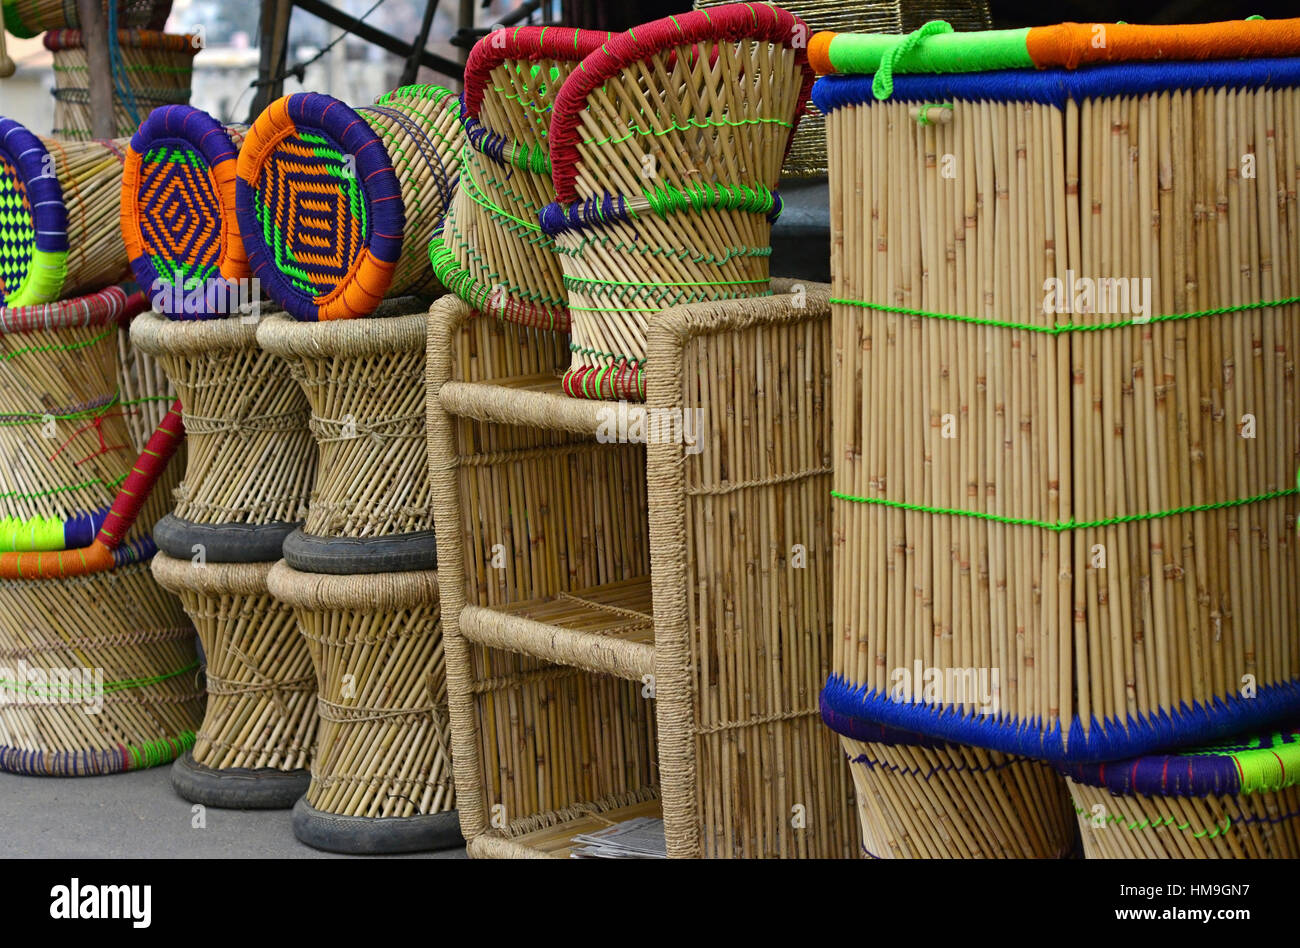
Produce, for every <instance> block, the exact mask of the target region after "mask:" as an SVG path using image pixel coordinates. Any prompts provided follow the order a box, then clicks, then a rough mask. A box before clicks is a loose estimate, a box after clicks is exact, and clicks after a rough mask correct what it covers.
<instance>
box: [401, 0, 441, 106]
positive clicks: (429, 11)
mask: <svg viewBox="0 0 1300 948" xmlns="http://www.w3.org/2000/svg"><path fill="white" fill-rule="evenodd" d="M437 12H438V0H427V2H426V3H425V5H424V19H423V20H421V21H420V32H419V33H417V34H416V37H415V46H414V47H413V48H412V50H411V55H410V56H408V57H406V66H405V68H403V69H402V81H401V82H399V83H398V85H399V86H409V85H411V84H412V83H413V82H415V79H416V77H417V76H418V75H419V72H420V55H419V54H420V51H421V50H423V49H424V47H425V46H427V45H428V43H429V30H430V29H431V28H432V27H433V16H434V14H435V13H437Z"/></svg>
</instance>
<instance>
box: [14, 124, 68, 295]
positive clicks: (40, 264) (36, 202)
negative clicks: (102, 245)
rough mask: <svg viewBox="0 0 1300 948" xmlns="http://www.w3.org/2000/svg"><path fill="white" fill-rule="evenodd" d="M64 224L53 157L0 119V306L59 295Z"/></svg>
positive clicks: (24, 132) (20, 128) (65, 249)
mask: <svg viewBox="0 0 1300 948" xmlns="http://www.w3.org/2000/svg"><path fill="white" fill-rule="evenodd" d="M67 228H68V213H67V209H66V208H65V207H64V204H63V189H62V188H61V187H60V186H59V179H58V176H57V175H56V174H55V170H54V159H53V158H52V157H51V156H50V153H49V152H48V151H46V150H45V146H44V145H43V144H41V140H40V139H39V138H37V137H36V136H35V135H33V134H32V133H31V132H29V131H28V130H27V129H26V128H24V127H23V126H21V125H19V124H18V123H17V122H15V121H14V120H13V119H6V118H0V306H31V305H34V304H36V303H48V302H49V301H51V300H56V299H58V298H59V292H60V291H61V290H62V289H63V278H64V276H65V275H66V274H67V263H68V233H67Z"/></svg>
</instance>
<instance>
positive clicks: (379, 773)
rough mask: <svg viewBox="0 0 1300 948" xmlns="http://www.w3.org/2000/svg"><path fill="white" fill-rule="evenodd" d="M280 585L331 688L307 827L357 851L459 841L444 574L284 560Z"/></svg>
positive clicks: (331, 843)
mask: <svg viewBox="0 0 1300 948" xmlns="http://www.w3.org/2000/svg"><path fill="white" fill-rule="evenodd" d="M268 585H269V588H270V590H271V594H272V595H273V596H275V597H276V598H277V599H278V600H280V601H281V602H282V603H284V604H285V605H288V606H290V607H292V608H293V611H294V614H295V615H296V616H297V619H298V627H299V629H300V630H301V632H302V635H303V637H304V638H305V639H306V641H307V647H308V649H309V650H310V651H311V657H312V662H313V664H314V666H315V669H316V678H317V684H318V687H319V696H318V699H317V702H318V703H317V706H318V710H319V715H320V729H319V731H318V736H317V746H316V750H315V753H314V755H313V757H312V768H311V771H312V776H311V786H310V788H309V789H308V791H307V795H306V796H305V797H304V798H303V799H302V800H301V801H299V803H298V805H297V806H296V807H295V810H294V832H295V834H296V835H297V836H298V838H299V839H300V840H302V841H303V842H306V843H308V844H309V845H313V846H316V847H317V848H322V849H331V850H337V851H345V852H401V851H413V850H420V849H440V848H446V847H448V846H451V845H455V844H457V843H458V842H459V841H460V826H459V823H458V821H457V815H456V810H455V805H456V802H455V792H454V788H453V784H452V773H451V753H450V746H451V745H450V737H449V735H448V733H447V682H446V674H445V671H444V668H443V648H442V630H441V625H440V623H439V605H438V579H437V574H436V573H434V572H432V571H416V572H405V573H383V574H377V575H370V576H322V575H316V574H312V573H300V572H297V571H296V570H293V569H291V568H290V567H289V566H288V565H287V564H286V563H284V562H283V561H281V562H280V563H277V564H276V565H275V566H274V567H273V568H272V569H271V572H270V574H269V576H268Z"/></svg>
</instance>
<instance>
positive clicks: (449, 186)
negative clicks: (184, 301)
mask: <svg viewBox="0 0 1300 948" xmlns="http://www.w3.org/2000/svg"><path fill="white" fill-rule="evenodd" d="M459 115H460V106H459V103H458V101H457V99H456V97H455V96H453V95H452V94H451V93H449V92H448V91H447V90H446V89H443V88H440V87H438V86H404V87H403V88H401V89H397V90H396V91H394V92H390V93H388V94H387V95H385V96H382V97H381V98H380V99H379V100H378V101H377V102H376V103H375V105H373V106H367V107H363V108H358V109H356V110H355V111H354V110H353V109H351V108H349V107H348V106H346V105H344V104H343V103H342V102H340V101H338V100H337V99H333V98H331V97H330V96H327V95H318V94H316V93H298V94H296V95H290V96H285V97H284V98H282V99H278V100H276V101H275V102H272V103H271V105H270V106H269V107H268V108H267V110H266V111H265V112H263V113H262V114H261V115H260V116H258V118H257V121H255V122H254V123H253V126H252V128H250V129H249V132H248V136H247V138H246V139H245V140H244V145H243V147H242V148H241V149H240V152H239V161H238V178H237V180H236V183H235V203H236V209H237V217H238V219H239V227H240V231H241V233H242V234H243V240H244V248H245V250H246V251H247V254H248V263H249V267H250V268H251V270H252V272H253V275H254V276H256V277H257V278H258V279H259V280H260V281H261V284H262V288H263V289H264V290H265V291H266V293H267V294H268V295H269V296H270V297H271V298H272V299H273V300H275V301H276V302H277V303H278V304H280V305H281V306H283V307H284V309H285V311H286V312H288V313H289V314H290V315H292V316H293V317H294V318H295V319H300V320H307V321H316V320H320V321H325V320H335V319H348V318H353V317H358V316H366V315H369V314H370V313H371V312H373V311H374V310H375V307H376V306H378V304H379V302H380V300H382V299H383V298H384V297H385V296H398V295H401V294H403V293H432V292H440V288H439V287H438V285H437V283H436V281H435V280H434V278H433V273H432V270H431V269H430V266H429V258H428V249H427V248H428V246H429V238H430V237H431V236H432V235H433V232H434V230H435V229H436V228H437V226H438V224H439V223H440V222H441V220H442V217H443V215H444V214H445V213H446V212H447V208H448V207H449V206H450V204H451V197H452V192H453V190H454V189H455V186H456V181H457V179H458V176H459V173H460V156H461V145H462V144H463V143H464V141H465V133H464V130H463V129H462V128H461V125H460V120H459Z"/></svg>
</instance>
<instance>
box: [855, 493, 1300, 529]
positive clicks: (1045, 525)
mask: <svg viewBox="0 0 1300 948" xmlns="http://www.w3.org/2000/svg"><path fill="white" fill-rule="evenodd" d="M1298 494H1300V487H1290V488H1287V489H1286V490H1270V491H1265V492H1264V493H1262V494H1256V495H1255V496H1254V497H1243V498H1241V499H1240V500H1220V501H1217V502H1215V503H1212V504H1193V505H1191V506H1187V507H1171V508H1170V509H1168V510H1152V511H1147V512H1146V513H1137V514H1124V515H1123V516H1120V517H1105V518H1103V519H1101V520H1075V519H1074V518H1073V517H1071V518H1070V519H1069V520H1059V521H1057V522H1055V523H1053V522H1051V521H1049V520H1035V519H1034V518H1032V517H1007V516H1003V515H1002V514H993V513H985V512H984V511H982V510H960V509H957V508H953V507H931V506H929V505H927V504H912V503H908V502H907V501H903V500H889V499H887V498H884V497H858V496H857V495H855V494H846V493H844V492H843V491H839V490H832V491H831V496H832V497H834V498H835V499H837V500H847V501H849V502H851V503H855V504H875V505H877V506H880V507H893V508H894V509H896V510H910V511H913V512H915V513H927V514H937V515H940V516H949V517H972V518H974V519H976V520H991V521H993V522H994V523H1005V524H1009V525H1011V526H1014V527H1037V528H1038V529H1040V530H1051V531H1053V532H1055V533H1063V532H1065V531H1067V530H1091V529H1094V528H1096V527H1113V526H1118V525H1119V524H1124V523H1136V522H1137V521H1140V520H1160V519H1162V518H1164V517H1175V516H1178V515H1179V514H1189V513H1203V512H1205V511H1207V510H1223V509H1225V508H1228V507H1243V506H1245V505H1247V504H1257V503H1261V502H1263V501H1265V500H1275V499H1277V498H1279V497H1294V496H1296V495H1298Z"/></svg>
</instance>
